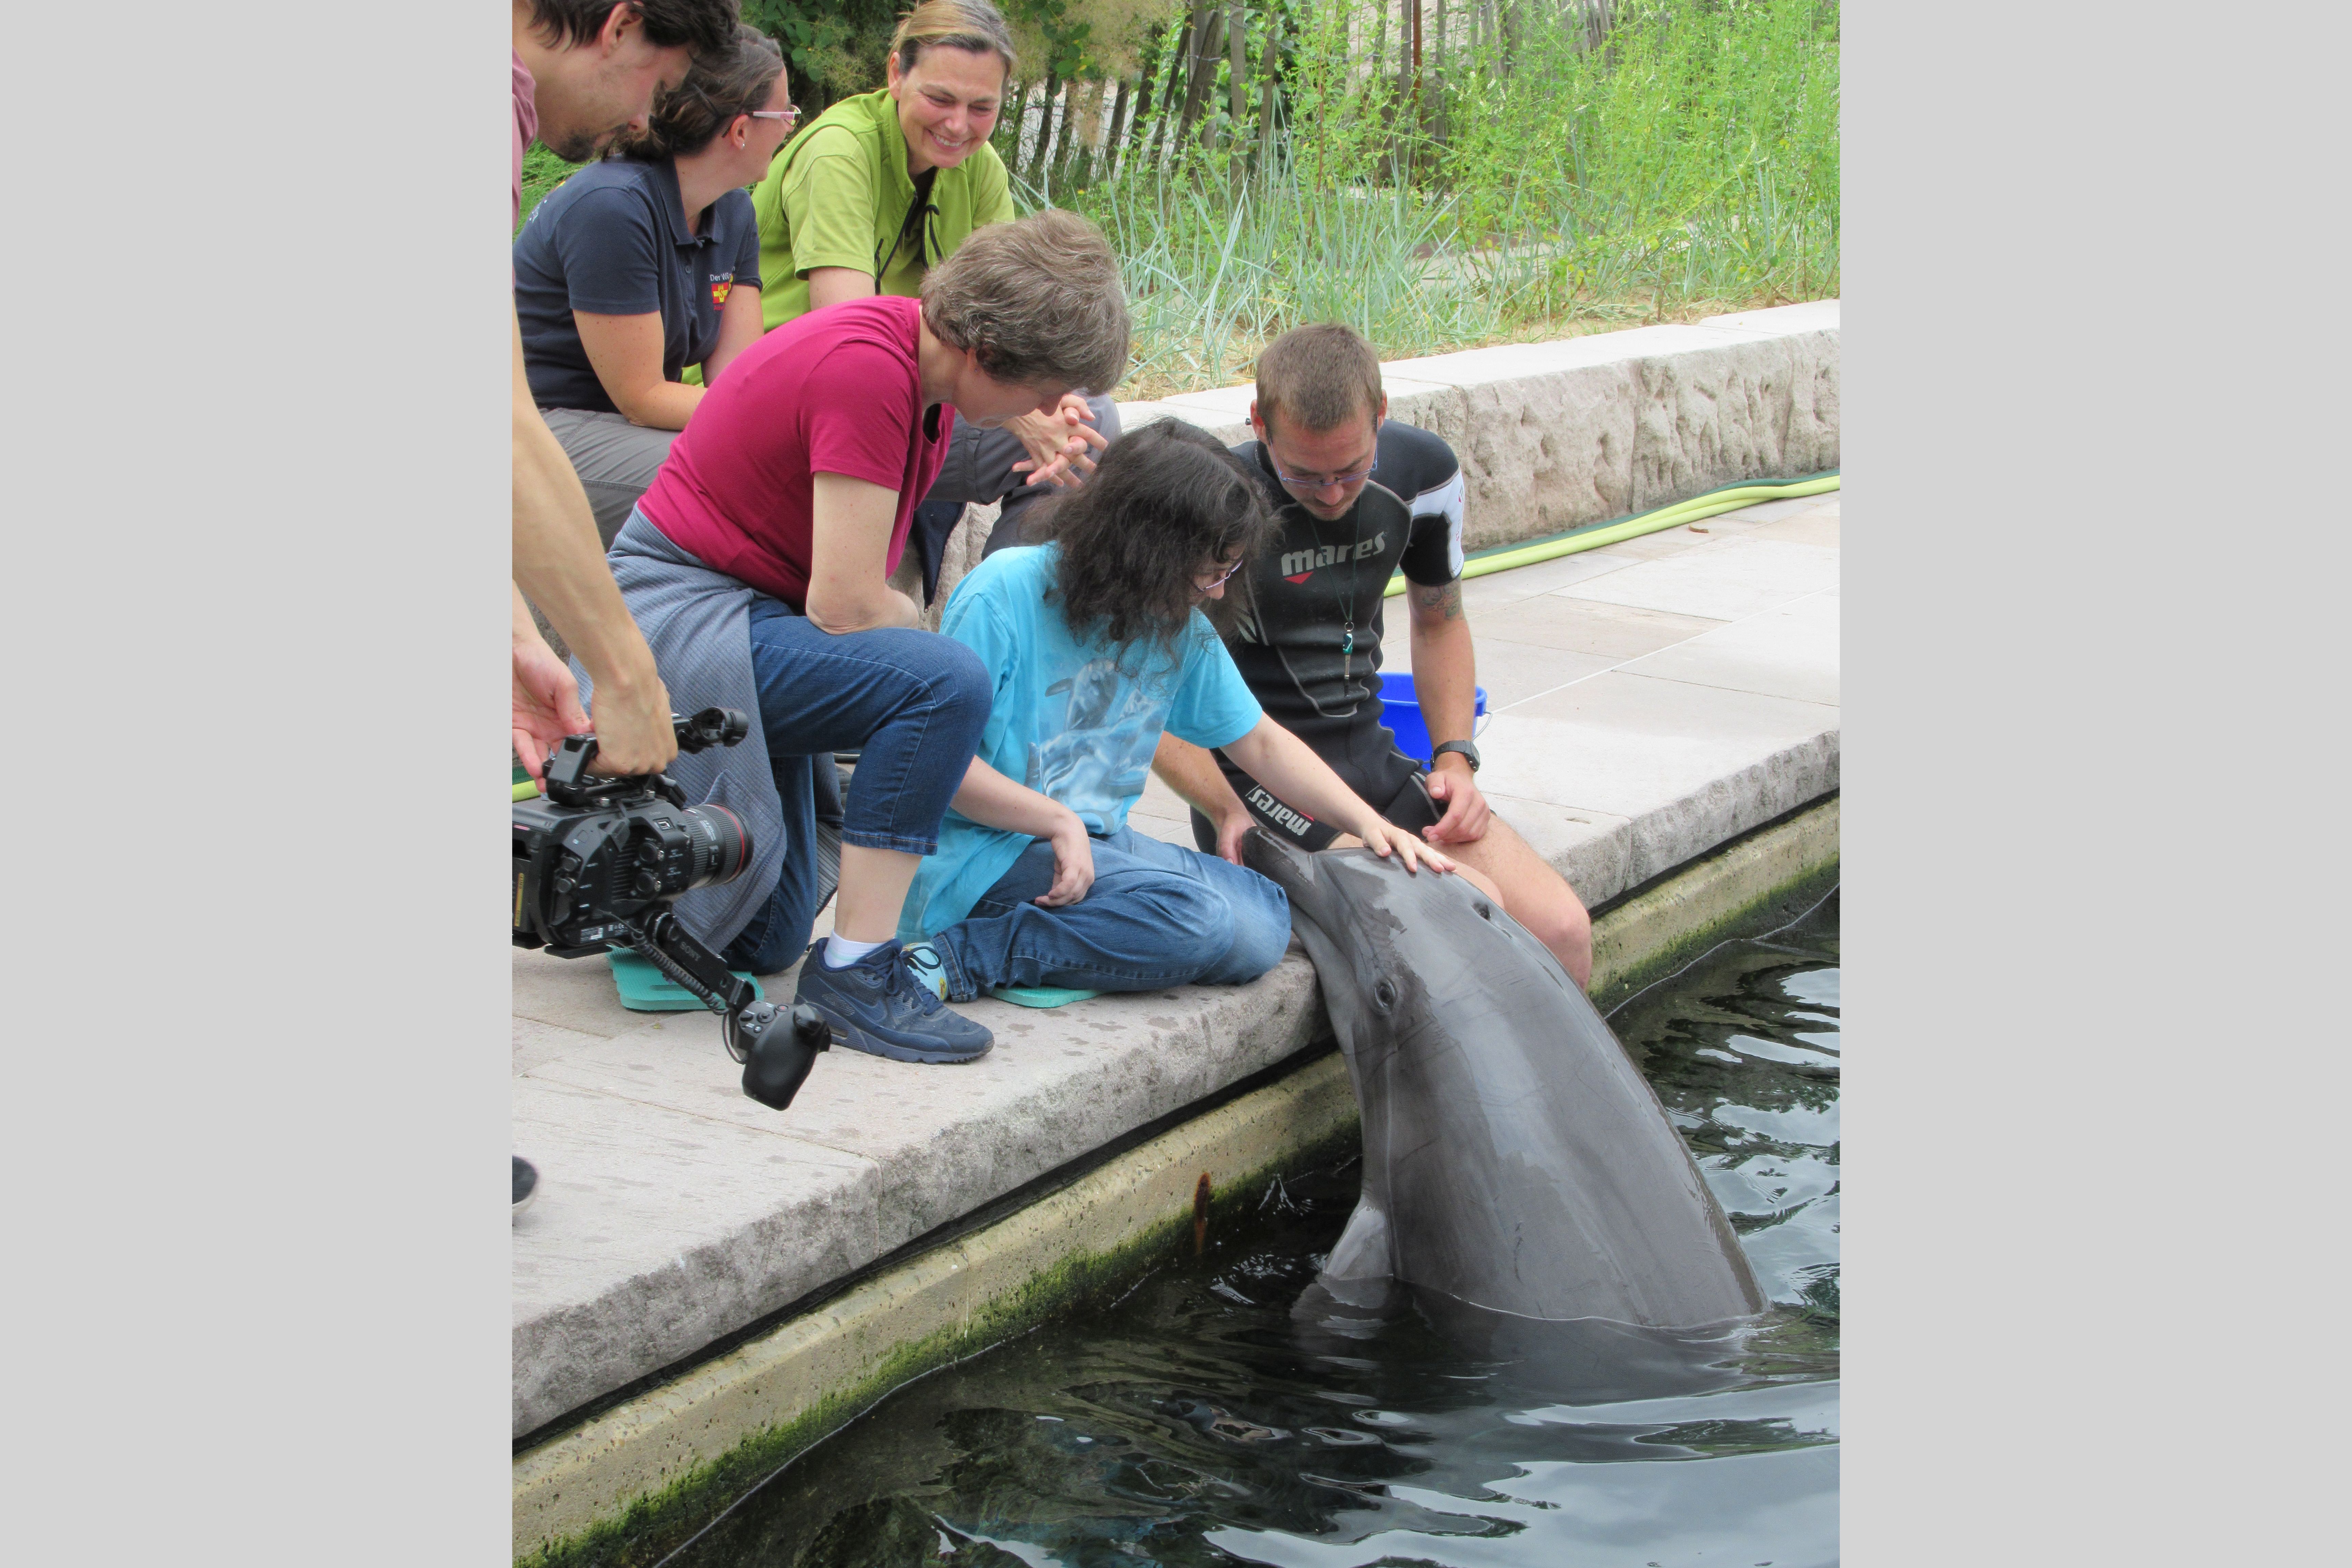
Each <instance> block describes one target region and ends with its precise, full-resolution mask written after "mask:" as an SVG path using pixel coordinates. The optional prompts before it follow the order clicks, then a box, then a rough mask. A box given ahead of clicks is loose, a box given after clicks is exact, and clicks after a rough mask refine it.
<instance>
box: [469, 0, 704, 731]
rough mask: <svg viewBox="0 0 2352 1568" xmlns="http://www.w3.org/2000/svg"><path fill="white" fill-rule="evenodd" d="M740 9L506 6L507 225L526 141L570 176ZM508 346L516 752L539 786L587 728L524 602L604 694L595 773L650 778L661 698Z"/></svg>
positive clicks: (579, 498)
mask: <svg viewBox="0 0 2352 1568" xmlns="http://www.w3.org/2000/svg"><path fill="white" fill-rule="evenodd" d="M736 9H737V0H513V13H514V32H513V54H514V60H513V65H514V79H513V85H514V163H513V181H512V185H511V192H510V194H511V196H512V206H511V208H510V211H511V213H512V215H513V216H514V217H515V218H518V219H519V218H520V216H521V213H522V155H523V150H524V149H525V148H526V147H527V146H529V145H530V142H531V139H532V138H533V137H534V136H536V137H537V138H538V139H539V140H540V141H541V142H545V143H546V144H547V145H548V147H549V148H551V150H552V151H553V152H554V153H556V155H557V156H558V157H561V158H564V159H567V160H570V161H572V162H574V163H577V162H581V161H583V160H585V159H588V158H591V157H593V156H594V155H595V153H597V152H598V151H599V150H600V149H602V148H603V147H604V145H605V144H606V143H608V142H611V141H612V140H613V139H614V137H615V136H617V135H619V134H620V133H621V132H624V131H626V130H629V129H631V128H632V127H635V128H636V129H638V130H643V129H644V128H645V124H646V118H647V117H648V116H649V115H650V114H651V113H652V112H653V106H654V97H655V94H656V93H657V92H660V91H663V90H665V89H670V88H675V87H677V85H678V83H679V82H681V81H683V80H684V79H685V78H686V73H687V68H688V66H689V65H690V64H691V63H692V62H693V60H694V58H696V57H698V56H703V55H723V54H724V53H726V52H727V51H728V50H729V49H730V48H731V47H733V45H734V41H735V24H736ZM513 339H514V343H513V357H514V376H513V405H514V592H513V610H514V743H515V751H516V753H517V754H518V755H519V756H520V758H521V759H522V762H523V765H524V766H525V767H527V768H529V769H530V772H531V774H532V776H534V777H536V776H538V773H539V771H540V768H541V760H542V759H543V758H544V757H545V756H546V754H547V752H548V751H549V749H550V748H551V747H552V746H553V745H554V744H555V743H556V742H559V741H561V740H562V738H563V737H564V736H565V735H567V734H573V733H577V732H579V731H582V730H584V729H586V728H587V727H588V718H587V715H586V713H585V712H584V711H583V709H582V707H581V704H580V696H579V692H578V689H577V688H576V687H575V686H574V684H573V681H572V673H571V671H570V670H569V669H568V668H565V666H564V664H563V661H562V660H561V659H559V658H556V657H555V654H554V651H553V650H552V649H551V648H550V647H548V645H547V641H546V639H545V638H544V637H541V636H540V633H539V627H538V626H537V625H536V624H535V623H534V622H533V621H532V619H531V615H530V604H536V605H538V606H539V608H540V611H541V614H543V615H544V616H547V618H548V621H549V623H550V624H551V625H552V626H554V627H555V629H556V630H557V631H558V632H560V633H561V634H562V637H563V640H564V642H565V644H566V645H567V646H568V647H570V648H571V650H572V654H573V655H574V657H576V658H579V660H580V661H581V663H582V665H583V667H584V668H588V669H589V670H592V671H593V672H594V674H595V676H596V679H598V680H599V681H600V682H601V683H602V685H603V686H604V713H603V715H602V722H601V723H600V725H599V726H598V731H597V749H598V752H599V753H600V756H601V765H602V766H604V767H606V768H609V769H611V770H612V771H614V772H615V773H652V772H655V771H656V770H658V769H659V768H661V767H662V765H663V764H664V763H667V762H668V761H669V759H670V758H671V756H672V755H674V754H675V753H676V752H677V741H676V738H675V737H674V735H673V733H672V731H671V730H670V724H669V713H670V707H669V695H668V693H667V691H666V690H664V689H663V686H662V680H661V677H660V675H659V673H658V672H657V671H656V669H655V668H654V658H653V654H652V652H651V650H650V649H648V648H647V647H646V640H645V638H644V637H643V636H641V635H640V634H639V633H638V631H637V628H636V627H635V626H634V625H633V624H632V623H631V622H630V620H629V616H628V612H627V610H626V609H625V607H624V606H623V605H622V604H621V596H620V594H619V592H618V591H617V590H616V589H615V588H614V584H613V575H612V573H611V572H610V571H609V570H607V569H606V567H605V565H604V552H603V551H602V550H601V549H600V548H599V544H600V540H599V538H598V536H597V532H596V522H595V518H594V516H593V513H592V512H591V511H590V510H589V506H588V497H587V492H586V491H584V490H583V489H581V486H580V479H579V476H578V475H577V473H575V472H574V471H573V469H572V460H571V459H570V458H567V457H565V456H564V453H563V447H562V445H561V444H560V443H558V442H557V440H556V438H555V437H554V435H553V434H552V433H551V431H550V430H549V429H548V427H547V421H546V420H545V419H543V418H542V417H541V416H540V412H539V405H538V404H537V403H536V401H534V400H533V398H532V396H531V393H530V378H529V376H528V375H527V374H525V373H524V369H523V356H522V331H521V327H520V324H519V323H518V324H517V325H516V326H515V327H514V329H513ZM526 594H528V595H530V604H526V603H525V602H524V595H526Z"/></svg>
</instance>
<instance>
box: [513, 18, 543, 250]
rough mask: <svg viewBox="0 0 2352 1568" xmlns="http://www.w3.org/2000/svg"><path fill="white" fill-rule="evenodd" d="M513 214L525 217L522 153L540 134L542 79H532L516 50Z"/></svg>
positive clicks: (517, 219) (515, 221)
mask: <svg viewBox="0 0 2352 1568" xmlns="http://www.w3.org/2000/svg"><path fill="white" fill-rule="evenodd" d="M514 110H515V155H514V216H512V218H511V219H509V222H511V223H520V222H521V221H522V153H523V149H524V148H526V147H528V146H530V139H531V138H532V137H534V136H536V135H538V134H539V83H538V82H537V81H536V80H535V79H533V78H532V77H531V74H530V67H529V66H526V65H524V64H523V63H522V55H521V53H520V51H517V52H516V54H515V58H514Z"/></svg>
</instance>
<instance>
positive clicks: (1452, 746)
mask: <svg viewBox="0 0 2352 1568" xmlns="http://www.w3.org/2000/svg"><path fill="white" fill-rule="evenodd" d="M1446 752H1461V753H1462V754H1463V755H1464V756H1465V757H1467V758H1469V759H1470V771H1471V772H1472V773H1476V772H1477V771H1478V748H1477V747H1475V746H1474V745H1472V744H1471V743H1470V742H1467V741H1441V742H1438V743H1437V747H1436V749H1435V750H1434V751H1433V752H1430V753H1429V765H1430V766H1431V767H1435V766H1436V765H1437V759H1438V758H1440V757H1442V756H1444V754H1445V753H1446Z"/></svg>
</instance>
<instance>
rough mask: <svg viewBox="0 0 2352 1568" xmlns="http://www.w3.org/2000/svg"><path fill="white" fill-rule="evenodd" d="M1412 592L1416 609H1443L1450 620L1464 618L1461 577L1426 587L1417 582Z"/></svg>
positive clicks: (1413, 605)
mask: <svg viewBox="0 0 2352 1568" xmlns="http://www.w3.org/2000/svg"><path fill="white" fill-rule="evenodd" d="M1411 592H1412V607H1413V608H1414V609H1416V610H1423V611H1428V610H1443V611H1444V612H1445V618H1446V619H1447V620H1449V621H1458V620H1460V619H1461V618H1462V582H1461V579H1459V578H1456V579H1454V581H1453V582H1451V583H1445V584H1440V585H1438V586H1437V587H1434V588H1424V587H1423V586H1422V585H1421V584H1418V583H1415V584H1412V589H1411Z"/></svg>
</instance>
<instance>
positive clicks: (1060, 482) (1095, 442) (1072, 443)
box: [1004, 392, 1110, 489]
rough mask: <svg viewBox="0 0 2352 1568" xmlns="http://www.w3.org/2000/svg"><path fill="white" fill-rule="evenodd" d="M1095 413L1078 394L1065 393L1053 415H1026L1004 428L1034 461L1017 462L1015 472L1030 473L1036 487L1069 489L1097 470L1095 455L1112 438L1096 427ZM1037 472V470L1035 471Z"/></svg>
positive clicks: (1012, 419) (1006, 422)
mask: <svg viewBox="0 0 2352 1568" xmlns="http://www.w3.org/2000/svg"><path fill="white" fill-rule="evenodd" d="M1094 418H1095V411H1094V410H1093V409H1092V408H1089V407H1087V400H1086V399H1085V398H1083V397H1080V396H1079V395H1077V394H1076V393H1075V392H1066V393H1064V394H1062V402H1061V406H1060V407H1058V408H1056V409H1055V410H1054V412H1053V413H1051V414H1023V415H1019V416H1015V417H1013V418H1011V419H1008V420H1006V421H1005V422H1004V427H1005V428H1006V429H1007V430H1010V431H1012V432H1013V434H1014V435H1015V436H1018V437H1020V438H1021V444H1022V445H1023V446H1024V447H1028V448H1029V458H1030V460H1029V461H1027V462H1025V463H1015V464H1013V472H1014V473H1016V474H1019V473H1027V474H1028V475H1029V481H1028V482H1029V483H1031V484H1033V485H1052V486H1054V487H1055V488H1056V489H1068V488H1069V487H1071V486H1073V485H1076V484H1078V483H1080V482H1082V481H1083V480H1084V479H1085V478H1086V476H1087V475H1088V474H1091V473H1093V472H1094V471H1095V458H1094V454H1095V453H1096V452H1098V451H1100V450H1102V449H1103V448H1104V447H1108V446H1109V445H1110V437H1108V436H1105V435H1104V434H1103V433H1102V432H1101V431H1099V430H1097V429H1096V428H1095V425H1094ZM1033 470H1034V471H1033Z"/></svg>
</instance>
